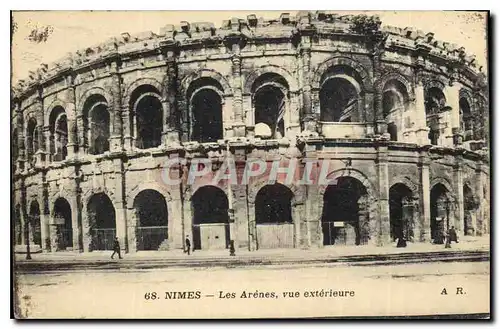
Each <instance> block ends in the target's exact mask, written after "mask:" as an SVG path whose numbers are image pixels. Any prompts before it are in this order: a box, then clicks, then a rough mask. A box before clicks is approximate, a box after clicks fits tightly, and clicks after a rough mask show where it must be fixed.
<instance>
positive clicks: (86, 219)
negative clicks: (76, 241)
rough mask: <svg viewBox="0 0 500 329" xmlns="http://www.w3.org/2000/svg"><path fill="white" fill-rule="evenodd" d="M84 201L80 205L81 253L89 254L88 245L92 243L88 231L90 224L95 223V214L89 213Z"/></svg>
mask: <svg viewBox="0 0 500 329" xmlns="http://www.w3.org/2000/svg"><path fill="white" fill-rule="evenodd" d="M86 201H87V200H85V202H84V203H82V206H83V207H82V244H83V251H84V252H89V251H91V250H90V244H91V242H92V232H91V231H90V223H91V222H94V223H95V216H96V214H95V213H93V212H90V211H89V208H88V204H86Z"/></svg>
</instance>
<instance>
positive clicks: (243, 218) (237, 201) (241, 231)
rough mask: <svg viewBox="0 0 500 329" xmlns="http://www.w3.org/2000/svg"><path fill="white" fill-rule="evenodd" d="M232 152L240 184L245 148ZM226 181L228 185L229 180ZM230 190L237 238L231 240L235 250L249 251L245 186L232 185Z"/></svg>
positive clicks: (244, 164)
mask: <svg viewBox="0 0 500 329" xmlns="http://www.w3.org/2000/svg"><path fill="white" fill-rule="evenodd" d="M233 152H234V160H235V168H236V180H237V182H241V181H242V177H243V173H244V171H245V167H246V150H245V146H243V145H242V146H241V147H235V149H234V150H233ZM227 181H228V184H229V183H230V180H227ZM231 189H232V191H233V210H234V218H235V228H236V237H237V239H235V238H236V237H235V238H233V237H231V239H233V240H234V243H235V247H236V248H241V249H246V250H251V248H250V244H251V243H250V237H249V217H248V209H247V199H248V193H247V186H246V185H242V184H236V185H232V186H231Z"/></svg>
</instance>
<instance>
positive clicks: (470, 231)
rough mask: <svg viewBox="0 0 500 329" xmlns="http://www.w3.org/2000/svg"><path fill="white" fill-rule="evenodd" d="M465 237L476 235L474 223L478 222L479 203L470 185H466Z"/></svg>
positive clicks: (464, 193)
mask: <svg viewBox="0 0 500 329" xmlns="http://www.w3.org/2000/svg"><path fill="white" fill-rule="evenodd" d="M463 195H464V218H463V221H464V235H474V233H475V231H474V223H475V222H476V210H477V207H478V202H477V201H476V199H475V197H474V194H473V193H472V189H471V188H470V187H469V185H468V184H464V187H463Z"/></svg>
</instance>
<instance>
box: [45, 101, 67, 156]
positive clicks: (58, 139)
mask: <svg viewBox="0 0 500 329" xmlns="http://www.w3.org/2000/svg"><path fill="white" fill-rule="evenodd" d="M49 131H50V136H49V148H50V149H49V153H50V154H51V155H52V159H53V160H54V161H62V160H64V159H66V156H67V154H68V150H67V145H68V122H67V116H66V112H65V110H64V108H63V107H61V106H56V107H54V108H53V109H52V111H51V112H50V116H49Z"/></svg>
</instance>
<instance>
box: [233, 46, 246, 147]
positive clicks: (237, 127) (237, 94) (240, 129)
mask: <svg viewBox="0 0 500 329" xmlns="http://www.w3.org/2000/svg"><path fill="white" fill-rule="evenodd" d="M232 51H233V57H232V59H231V73H232V80H231V82H232V83H231V87H232V89H233V113H234V121H233V136H234V137H243V136H245V121H244V119H245V117H244V111H243V87H242V79H241V56H240V51H241V50H240V40H239V39H238V40H235V42H234V43H233V45H232Z"/></svg>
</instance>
